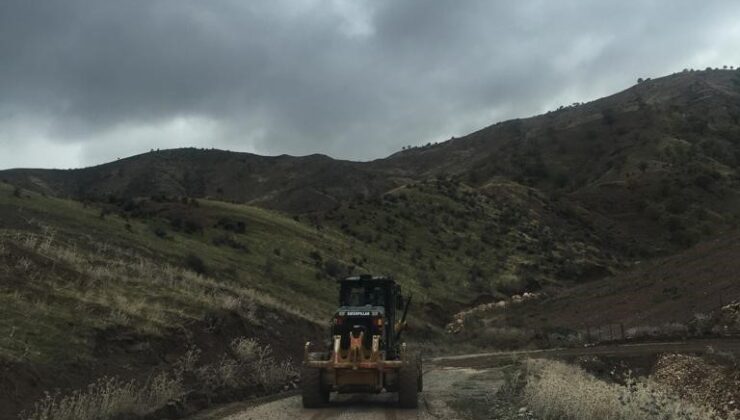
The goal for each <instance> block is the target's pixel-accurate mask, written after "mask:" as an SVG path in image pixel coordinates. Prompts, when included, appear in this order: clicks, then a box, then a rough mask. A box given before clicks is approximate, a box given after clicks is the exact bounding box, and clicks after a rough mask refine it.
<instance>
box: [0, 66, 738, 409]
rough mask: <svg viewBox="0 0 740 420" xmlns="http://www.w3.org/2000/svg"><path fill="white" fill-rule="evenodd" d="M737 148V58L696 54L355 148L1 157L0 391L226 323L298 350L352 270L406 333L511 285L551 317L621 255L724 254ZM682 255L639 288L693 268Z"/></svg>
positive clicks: (601, 279) (589, 290)
mask: <svg viewBox="0 0 740 420" xmlns="http://www.w3.org/2000/svg"><path fill="white" fill-rule="evenodd" d="M739 167H740V72H737V71H723V70H712V71H700V72H695V71H689V72H683V73H678V74H674V75H671V76H666V77H663V78H659V79H655V80H648V81H645V82H642V83H639V84H638V85H636V86H633V87H630V88H629V89H627V90H625V91H623V92H620V93H617V94H615V95H612V96H609V97H606V98H602V99H599V100H596V101H594V102H590V103H586V104H573V105H571V106H568V107H562V108H561V109H558V110H554V111H551V112H548V113H547V114H544V115H539V116H535V117H531V118H525V119H518V120H512V121H506V122H502V123H498V124H495V125H492V126H489V127H486V128H484V129H482V130H479V131H477V132H475V133H472V134H469V135H467V136H464V137H461V138H456V139H451V140H449V141H447V142H443V143H440V144H430V145H427V146H424V147H415V148H410V149H406V150H403V151H401V152H398V153H396V154H393V155H391V156H389V157H387V158H384V159H378V160H374V161H371V162H348V161H341V160H335V159H332V158H329V157H327V156H322V155H311V156H304V157H292V156H276V157H265V156H258V155H253V154H249V153H236V152H229V151H222V150H201V149H174V150H162V151H151V152H149V153H145V154H142V155H137V156H132V157H129V158H125V159H120V160H117V161H115V162H111V163H107V164H103V165H99V166H95V167H90V168H83V169H75V170H46V169H11V170H4V171H0V180H1V181H2V182H0V261H2V265H1V266H0V268H1V270H0V300H1V301H2V305H0V312H1V313H2V317H0V359H2V366H3V368H4V372H7V374H5V375H3V377H2V380H1V381H2V382H0V389H2V390H5V391H6V392H4V393H2V394H1V395H3V396H0V407H8V408H7V412H8V413H11V412H12V413H11V414H12V415H13V417H14V415H15V413H16V412H17V411H18V410H19V409H21V408H28V407H29V406H30V404H31V403H32V401H33V400H34V399H35V398H37V397H39V396H41V395H42V394H43V391H45V390H48V389H52V388H57V387H59V388H63V389H74V388H79V387H81V386H84V385H85V384H86V383H88V382H90V381H92V380H93V379H95V378H97V377H101V376H104V375H117V376H121V377H124V378H132V377H134V378H136V377H138V378H142V377H146V376H147V375H148V374H149V373H150V372H151V371H152V370H153V369H162V368H165V367H168V366H173V365H174V363H175V361H176V360H179V359H178V358H179V357H181V356H183V355H184V354H187V352H188V349H189V348H190V346H198V347H199V348H200V349H202V350H203V353H204V355H205V357H206V358H207V359H208V358H210V360H215V359H218V357H220V356H219V355H220V354H222V353H223V352H224V351H225V349H228V346H229V343H231V342H232V341H233V340H234V339H237V338H239V337H241V336H245V337H250V338H255V339H258V340H260V342H263V343H267V344H269V345H271V346H272V348H273V349H274V350H275V352H276V353H277V354H279V355H280V356H281V357H283V358H284V357H287V356H293V357H294V358H296V357H300V354H301V345H302V343H303V341H304V340H305V339H306V338H315V337H321V336H322V331H323V327H324V323H325V320H326V318H327V316H328V314H329V313H331V311H332V308H333V305H334V302H335V296H334V294H335V280H336V279H337V278H341V277H342V276H344V275H348V274H351V273H364V272H368V273H388V274H393V275H394V276H395V277H396V278H397V279H398V280H399V282H400V283H401V284H402V285H403V287H404V289H405V290H407V291H410V292H412V293H414V296H415V297H414V301H415V302H416V304H417V305H418V306H416V308H415V309H414V310H413V311H412V326H413V328H414V329H413V331H414V333H413V338H414V339H415V340H417V341H419V342H424V343H434V342H440V341H444V340H447V339H448V338H447V337H446V336H445V333H444V328H445V325H446V324H447V323H448V322H449V321H450V318H451V317H452V316H453V315H454V314H455V313H457V312H459V311H460V310H463V309H466V308H469V307H471V306H475V305H478V304H481V303H486V302H491V301H494V300H499V299H506V298H507V297H509V296H511V295H514V294H519V293H523V292H533V291H540V290H543V291H546V293H547V294H548V295H550V296H562V297H563V300H562V301H560V300H557V299H556V300H553V301H548V302H550V303H547V305H549V306H547V305H544V306H542V308H543V310H545V309H546V308H549V309H547V310H548V311H556V312H558V313H561V314H562V317H561V318H562V322H563V323H569V322H571V321H572V320H573V319H578V318H579V317H582V316H586V315H588V314H584V313H583V312H580V313H574V312H572V311H571V309H572V307H573V306H574V305H575V306H578V307H582V308H583V310H584V311H586V310H587V311H589V312H594V313H596V312H598V311H599V306H600V305H615V302H613V301H612V300H610V299H612V298H610V297H608V296H612V295H613V296H619V298H618V299H623V300H624V299H628V297H629V296H631V295H636V294H639V293H641V292H640V290H642V289H640V287H639V286H637V285H639V284H641V283H640V281H641V279H642V278H643V277H655V276H654V275H653V274H651V273H652V272H651V271H644V272H643V271H634V270H635V267H636V262H637V261H643V262H644V261H646V260H652V259H655V258H658V259H657V260H656V261H667V263H665V262H664V263H660V262H656V264H664V265H665V264H669V265H675V266H677V267H682V266H683V265H682V264H685V263H686V261H691V260H692V259H693V258H695V257H694V256H695V255H699V254H697V253H702V252H704V251H701V250H706V252H705V253H708V254H711V255H715V254H716V255H719V257H717V258H714V257H706V260H707V261H715V262H714V264H716V262H717V261H720V260H721V259H722V258H727V255H725V254H721V252H720V251H721V249H722V247H719V246H714V247H713V245H707V244H713V243H717V242H712V241H718V240H719V239H717V238H727V237H732V235H734V232H735V229H736V227H737V222H738V217H740V201H739V200H740V184H739V183H738V180H739V177H738V175H739V174H738V169H739ZM728 235H729V236H728ZM719 243H724V242H719ZM733 243H734V242H733ZM696 244H698V245H696ZM733 246H734V245H733ZM692 247H694V248H692ZM702 247H704V248H702ZM707 247H709V248H707ZM701 255H704V254H701ZM660 258H663V259H660ZM665 258H667V259H665ZM702 258H703V257H702ZM713 258H714V259H713ZM686 264H688V263H686ZM709 265H711V263H707V265H703V266H702V267H708V266H709ZM687 267H688V266H687ZM687 270H688V268H687ZM692 272H693V273H694V275H692V279H687V278H686V277H685V276H681V275H675V276H673V275H672V274H671V275H666V276H664V277H665V281H664V282H667V283H671V284H667V283H666V284H662V283H661V284H660V286H656V285H653V284H652V283H651V286H650V287H660V288H661V290H662V288H669V289H670V288H671V287H676V288H678V289H676V290H679V289H680V290H686V288H690V290H695V291H697V293H699V292H701V290H702V288H704V287H707V288H709V287H710V282H709V280H710V279H708V278H705V277H702V276H704V275H705V274H706V273H711V270H704V269H696V270H694V271H692ZM634 273H637V274H634ZM640 273H642V274H640ZM725 274H726V273H725ZM706 275H707V276H709V274H706ZM725 277H726V276H725ZM689 280H690V281H689ZM723 282H724V283H722V284H725V283H727V281H725V280H723ZM674 283H675V284H674ZM683 283H686V285H682V284H683ZM656 284H657V283H656ZM645 287H648V286H645ZM712 287H713V286H712ZM602 288H603V289H602ZM681 288H683V289H681ZM600 290H601V291H604V290H607V291H608V292H604V293H603V294H604V296H606V297H603V299H602V300H596V301H594V302H597V303H594V304H591V303H590V302H591V300H589V299H591V298H592V297H593V296H595V295H598V294H599V293H602V292H600ZM650 290H652V289H650ZM656 290H657V289H656ZM670 290H674V289H670ZM733 290H734V289H733ZM655 293H658V292H655ZM661 293H662V292H661ZM692 293H693V292H692ZM692 293H689V292H685V293H683V294H681V296H684V297H685V298H686V299H693V298H692V296H695V294H692ZM613 299H617V298H616V297H615V298H613ZM679 300H680V299H679ZM637 301H638V302H642V303H645V304H646V305H647V304H648V303H646V302H643V301H642V300H637ZM673 301H674V300H671V302H673ZM559 302H560V303H559ZM642 303H641V304H642ZM630 307H631V308H632V306H630ZM676 307H677V306H675V305H673V306H670V307H669V308H668V309H665V310H664V311H663V310H662V309H661V311H662V312H660V314H659V315H660V316H661V317H663V315H661V314H663V313H666V314H674V312H672V311H674V309H675V308H676ZM633 309H634V308H633ZM523 310H524V309H523ZM527 310H528V309H527ZM656 313H657V312H656ZM530 316H531V317H536V318H537V317H545V316H546V314H544V313H543V312H537V311H534V312H531V314H530V313H524V314H518V313H514V314H513V315H512V318H511V319H506V317H503V318H494V319H495V320H496V321H495V322H499V321H500V322H502V323H521V322H523V321H522V319H525V320H526V319H528V318H529V317H530ZM657 316H658V315H656V317H657ZM666 316H668V315H666ZM671 316H673V315H671ZM569 317H570V318H569ZM599 319H601V318H599ZM603 319H604V320H605V321H608V322H614V320H615V319H616V318H615V317H609V316H604V317H603ZM661 319H662V318H661ZM430 345H431V344H430ZM4 414H7V413H0V418H2V416H3V415H4ZM7 416H10V414H7Z"/></svg>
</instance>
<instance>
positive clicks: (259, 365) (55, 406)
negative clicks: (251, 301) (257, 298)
mask: <svg viewBox="0 0 740 420" xmlns="http://www.w3.org/2000/svg"><path fill="white" fill-rule="evenodd" d="M201 357H202V351H201V350H200V349H199V348H197V347H191V348H189V349H188V350H187V351H186V352H185V353H184V354H183V355H182V356H181V357H180V358H179V359H178V360H177V361H176V363H175V364H174V368H173V369H171V370H170V371H162V372H160V373H157V374H155V375H153V376H151V377H150V378H148V379H147V380H146V381H143V382H140V381H137V380H135V379H131V380H123V379H121V378H118V377H104V378H100V379H98V380H97V381H95V382H94V383H92V384H90V385H88V386H87V388H85V389H82V390H75V391H73V392H71V393H68V394H61V393H56V394H48V393H47V394H46V396H45V397H44V398H42V399H41V400H40V401H38V402H36V404H35V405H34V408H33V409H32V410H30V411H29V412H26V413H23V414H22V415H21V418H23V419H25V420H99V419H112V418H120V417H121V416H125V415H128V416H131V415H135V416H140V417H146V416H149V417H152V416H153V417H159V416H166V417H168V418H170V417H172V416H174V417H180V416H182V415H183V414H185V413H186V406H187V405H188V404H189V405H193V404H200V405H202V406H207V405H208V404H210V403H211V402H212V401H214V400H215V401H223V400H228V399H230V398H231V399H233V398H244V397H246V396H250V395H254V394H257V395H259V394H266V393H274V392H277V391H280V390H283V389H292V388H293V387H295V386H296V385H295V382H296V380H297V379H298V372H297V370H296V369H295V367H294V366H293V364H292V362H291V361H290V360H285V361H282V362H280V361H277V360H276V359H275V357H274V355H273V353H272V349H271V347H270V346H269V345H261V344H260V343H259V342H257V341H256V340H254V339H251V338H245V337H238V338H235V339H234V340H233V341H232V342H231V345H230V347H229V349H228V351H227V352H226V353H224V354H223V355H221V357H220V358H218V359H217V360H216V361H214V362H212V363H203V361H202V360H201ZM198 400H200V401H198Z"/></svg>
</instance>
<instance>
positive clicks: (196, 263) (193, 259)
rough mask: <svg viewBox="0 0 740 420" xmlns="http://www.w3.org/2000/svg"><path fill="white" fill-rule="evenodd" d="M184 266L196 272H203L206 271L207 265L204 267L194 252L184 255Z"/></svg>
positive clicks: (203, 263) (204, 264)
mask: <svg viewBox="0 0 740 420" xmlns="http://www.w3.org/2000/svg"><path fill="white" fill-rule="evenodd" d="M185 266H186V267H187V268H188V269H190V270H192V271H194V272H196V273H198V274H205V273H206V272H207V271H208V267H206V263H205V262H204V261H203V259H202V258H200V257H199V256H197V255H195V254H188V256H187V257H185Z"/></svg>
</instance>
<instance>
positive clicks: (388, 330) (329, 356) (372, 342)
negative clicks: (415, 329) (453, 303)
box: [301, 275, 422, 408]
mask: <svg viewBox="0 0 740 420" xmlns="http://www.w3.org/2000/svg"><path fill="white" fill-rule="evenodd" d="M410 305H411V297H410V296H409V297H408V299H406V300H404V298H403V296H402V295H401V288H400V286H399V285H398V284H396V282H395V281H394V280H393V279H392V278H391V277H387V276H371V275H362V276H355V277H347V278H345V279H343V280H340V281H339V308H338V309H337V310H336V312H335V313H334V317H333V318H332V320H331V336H330V340H329V343H328V349H326V350H325V351H313V350H314V349H313V348H312V343H311V342H307V343H306V345H305V355H304V361H303V367H302V369H301V388H302V397H303V406H304V407H306V408H316V407H321V406H324V405H326V404H327V403H328V402H329V398H330V395H331V393H332V392H337V393H379V392H382V391H386V392H397V393H398V403H399V405H400V406H401V407H402V408H416V407H417V405H418V392H420V391H421V390H422V369H421V358H420V357H419V355H418V352H413V351H410V350H409V349H408V348H407V346H406V343H403V342H402V341H401V334H402V332H403V331H404V329H405V328H406V315H407V314H408V310H409V307H410ZM401 313H402V315H401V317H400V318H399V317H398V316H397V315H399V314H401Z"/></svg>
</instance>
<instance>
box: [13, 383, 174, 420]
mask: <svg viewBox="0 0 740 420" xmlns="http://www.w3.org/2000/svg"><path fill="white" fill-rule="evenodd" d="M182 392H183V387H182V380H181V379H180V378H178V377H176V376H171V375H168V374H166V373H161V374H159V375H156V376H154V377H153V378H152V380H151V381H149V382H148V383H147V384H145V385H144V386H141V385H140V384H139V383H137V382H136V381H133V380H132V381H128V382H125V381H122V380H120V379H118V378H101V379H99V380H98V381H96V382H94V383H92V384H90V385H89V386H88V387H87V389H85V390H83V391H75V392H73V393H71V394H69V395H67V396H61V395H59V394H47V395H46V397H45V398H44V399H42V400H41V401H39V402H37V403H36V405H35V407H34V410H33V412H32V413H30V414H28V415H26V416H25V418H26V419H27V420H88V419H90V420H93V419H108V418H113V417H115V416H117V415H120V414H124V413H125V414H137V415H145V414H148V413H151V412H153V411H154V410H156V409H157V408H159V407H162V406H163V405H165V404H166V403H167V402H169V401H172V400H177V399H179V398H180V396H181V395H182Z"/></svg>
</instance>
